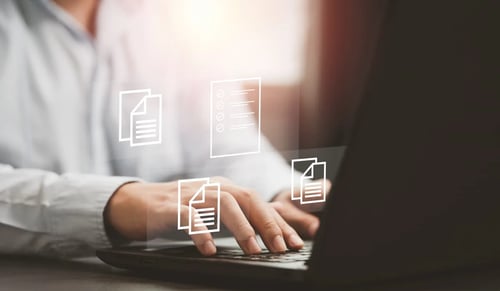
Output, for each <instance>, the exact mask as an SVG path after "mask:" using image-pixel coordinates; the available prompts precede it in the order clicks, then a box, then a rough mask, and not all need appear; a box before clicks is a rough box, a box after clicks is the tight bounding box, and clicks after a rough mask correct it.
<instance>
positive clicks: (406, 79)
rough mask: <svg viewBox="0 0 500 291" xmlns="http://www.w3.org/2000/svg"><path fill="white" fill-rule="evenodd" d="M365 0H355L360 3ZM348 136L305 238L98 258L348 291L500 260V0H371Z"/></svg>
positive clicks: (194, 274) (159, 270) (125, 251)
mask: <svg viewBox="0 0 500 291" xmlns="http://www.w3.org/2000/svg"><path fill="white" fill-rule="evenodd" d="M358 2H360V3H362V1H358ZM382 2H386V3H385V6H384V7H385V8H384V9H385V14H384V15H385V16H384V20H383V23H382V24H381V25H382V26H381V30H380V36H379V40H378V44H377V46H376V50H375V52H374V57H373V62H372V64H371V69H370V73H369V77H368V80H367V82H366V84H365V86H364V91H363V92H364V93H363V96H362V100H361V102H360V107H359V109H358V112H357V115H356V117H357V118H356V125H355V129H354V131H353V133H352V135H351V138H350V142H349V145H348V147H347V149H346V153H345V155H344V158H343V160H342V163H341V167H340V169H339V172H338V175H337V177H336V179H335V181H334V183H333V189H332V192H331V193H330V196H329V199H328V200H327V203H326V206H325V209H324V211H323V213H322V214H321V226H320V229H319V232H318V234H317V236H316V238H315V239H314V242H308V244H307V246H306V248H305V249H304V250H301V251H298V252H292V251H290V252H287V253H285V254H270V253H266V252H264V253H262V254H260V255H254V256H246V255H244V254H243V253H242V252H241V250H240V249H239V248H237V245H236V243H235V242H234V240H233V239H222V240H216V244H218V254H217V255H216V256H214V257H202V256H201V255H199V253H198V252H197V251H196V249H195V248H194V246H193V245H192V244H188V245H186V244H183V243H178V244H170V245H168V246H167V245H161V244H160V245H156V246H152V245H148V246H147V247H141V246H134V247H131V246H129V247H123V248H111V249H103V250H99V251H98V252H97V255H98V256H99V258H101V259H102V260H103V261H104V262H106V263H108V264H111V265H113V266H116V267H120V268H125V269H130V270H134V272H142V273H156V274H183V275H180V276H185V277H190V278H192V280H193V282H195V281H196V280H197V278H199V277H200V276H209V277H212V278H221V280H222V278H233V279H236V280H238V282H240V284H242V285H244V284H245V282H251V281H255V280H263V281H265V280H271V281H273V282H307V283H308V284H309V283H311V284H317V285H326V286H329V285H336V284H350V283H353V282H367V281H370V280H381V279H389V278H395V277H404V276H412V275H415V274H425V273H430V272H438V271H442V270H452V269H459V268H470V267H480V266H488V265H491V264H497V263H499V262H500V61H499V60H500V57H499V55H500V45H499V43H500V40H499V37H498V36H499V32H500V31H499V30H500V17H499V16H498V12H499V11H500V1H496V0H491V1H487V0H481V1H470V0H450V1H444V0H439V1H403V0H401V1H396V0H394V1H381V3H382Z"/></svg>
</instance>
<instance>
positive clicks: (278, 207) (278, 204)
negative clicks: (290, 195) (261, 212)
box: [271, 201, 284, 212]
mask: <svg viewBox="0 0 500 291" xmlns="http://www.w3.org/2000/svg"><path fill="white" fill-rule="evenodd" d="M271 206H272V207H273V208H274V209H275V210H276V211H278V212H281V211H282V210H283V207H284V205H283V202H281V201H274V202H272V203H271Z"/></svg>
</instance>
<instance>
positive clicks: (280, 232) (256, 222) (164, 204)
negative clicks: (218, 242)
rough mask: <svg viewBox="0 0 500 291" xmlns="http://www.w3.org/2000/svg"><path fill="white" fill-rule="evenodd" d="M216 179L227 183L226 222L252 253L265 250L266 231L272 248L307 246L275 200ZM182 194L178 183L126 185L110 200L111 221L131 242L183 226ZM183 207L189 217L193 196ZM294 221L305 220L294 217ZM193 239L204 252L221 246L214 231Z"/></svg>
mask: <svg viewBox="0 0 500 291" xmlns="http://www.w3.org/2000/svg"><path fill="white" fill-rule="evenodd" d="M210 181H211V182H219V183H220V185H221V192H220V210H219V213H220V217H221V221H222V223H224V225H226V227H227V228H228V229H229V230H230V231H231V232H232V233H233V235H234V237H235V238H236V240H237V242H238V244H239V245H240V247H241V248H242V250H243V251H244V252H245V253H246V254H257V253H260V251H261V248H260V246H259V245H258V243H257V240H256V233H259V234H260V236H261V237H262V240H263V241H264V243H265V245H266V247H267V248H268V249H269V250H270V251H271V252H276V253H280V252H284V251H285V250H286V249H287V247H288V248H290V249H300V248H302V247H303V245H304V242H303V241H302V239H301V238H300V237H299V236H298V234H297V232H296V231H295V230H294V229H293V228H292V227H291V226H290V225H289V224H288V223H287V222H286V221H285V219H283V217H281V216H280V215H279V214H278V211H283V209H282V208H280V207H281V206H278V207H272V204H270V203H267V202H265V201H263V200H262V199H261V198H260V197H259V195H258V194H256V193H254V192H253V191H252V190H249V189H245V188H242V187H239V186H237V185H234V184H233V183H232V182H231V181H229V180H227V179H225V178H220V177H216V178H211V179H210ZM182 190H183V191H184V189H182ZM187 190H189V189H187ZM191 190H192V189H191ZM177 195H178V194H177V181H175V182H169V183H129V184H125V185H123V186H121V187H120V188H119V189H118V190H117V191H116V192H115V194H114V195H113V196H112V197H111V199H110V200H109V202H108V205H107V207H106V212H105V222H106V223H107V224H108V225H109V226H110V227H111V228H112V229H113V230H114V231H116V232H118V234H120V235H121V236H123V237H124V238H126V239H128V240H146V239H152V238H155V237H160V236H162V235H163V234H165V233H166V232H169V231H172V230H176V229H177V208H178V206H177ZM181 196H183V197H184V196H188V195H181ZM216 197H217V195H216V193H214V192H210V191H207V193H206V194H205V199H206V201H207V202H210V201H215V199H216ZM181 205H182V208H181V219H183V220H184V219H186V220H187V219H188V216H189V206H188V205H189V200H188V199H182V201H181ZM283 205H285V204H283ZM292 206H293V205H292ZM284 207H285V206H284ZM277 209H278V211H277ZM192 210H193V209H192ZM297 211H299V210H297ZM193 213H195V210H193ZM287 217H288V216H287ZM297 218H298V217H297ZM291 222H295V223H297V225H299V224H300V223H298V221H294V220H293V219H292V220H291ZM191 238H192V240H193V242H194V244H195V245H196V247H197V248H198V250H199V251H200V252H201V253H202V254H203V255H213V254H215V252H216V247H215V244H214V242H213V239H212V235H211V234H210V233H203V234H195V235H191Z"/></svg>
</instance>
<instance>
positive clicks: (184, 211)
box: [180, 205, 217, 256]
mask: <svg viewBox="0 0 500 291" xmlns="http://www.w3.org/2000/svg"><path fill="white" fill-rule="evenodd" d="M189 209H190V207H189V206H186V205H182V206H181V210H180V211H181V218H182V219H183V221H188V220H189V218H190V215H189ZM196 214H197V212H196V209H195V208H193V207H191V221H194V219H195V216H196ZM191 228H192V232H202V231H207V230H208V229H207V227H206V226H204V225H200V226H198V225H193V226H192V227H191ZM185 231H186V233H187V234H189V232H190V231H189V229H186V230H185ZM189 235H190V236H191V239H192V240H193V242H194V245H195V246H196V248H197V249H198V250H199V251H200V253H201V254H202V255H204V256H212V255H215V253H216V252H217V249H216V247H215V243H214V241H213V239H212V235H211V234H210V233H198V234H189Z"/></svg>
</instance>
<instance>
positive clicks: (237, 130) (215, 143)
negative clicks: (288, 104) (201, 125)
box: [210, 77, 261, 158]
mask: <svg viewBox="0 0 500 291" xmlns="http://www.w3.org/2000/svg"><path fill="white" fill-rule="evenodd" d="M243 85H244V86H245V87H243ZM260 101H261V78H260V77H257V78H246V79H234V80H221V81H212V82H211V83H210V158H220V157H229V156H239V155H246V154H255V153H259V152H260V111H261V103H260ZM255 131H257V134H255ZM248 136H255V140H250V141H248V142H245V144H244V145H242V146H241V147H238V148H237V149H235V148H234V147H227V146H225V144H226V143H227V142H230V143H231V142H235V141H239V140H245V141H247V140H248Z"/></svg>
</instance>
